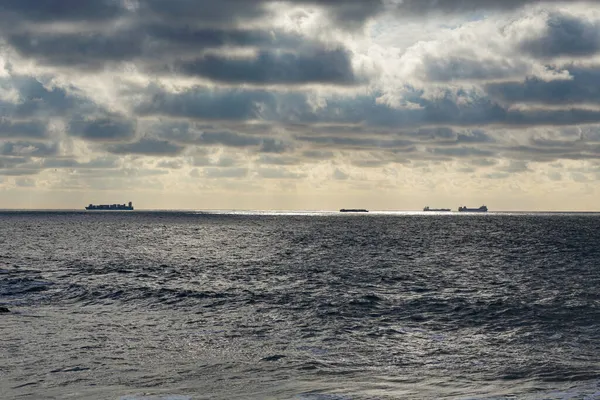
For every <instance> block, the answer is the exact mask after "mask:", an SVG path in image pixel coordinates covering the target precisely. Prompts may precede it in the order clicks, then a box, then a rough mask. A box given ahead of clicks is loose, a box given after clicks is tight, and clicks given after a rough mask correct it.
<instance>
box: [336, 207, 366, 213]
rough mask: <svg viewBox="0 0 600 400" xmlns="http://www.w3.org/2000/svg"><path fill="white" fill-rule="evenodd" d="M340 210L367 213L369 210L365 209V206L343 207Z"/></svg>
mask: <svg viewBox="0 0 600 400" xmlns="http://www.w3.org/2000/svg"><path fill="white" fill-rule="evenodd" d="M340 212H343V213H366V212H369V210H365V209H364V208H342V209H341V210H340Z"/></svg>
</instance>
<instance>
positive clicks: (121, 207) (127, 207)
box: [85, 201, 133, 211]
mask: <svg viewBox="0 0 600 400" xmlns="http://www.w3.org/2000/svg"><path fill="white" fill-rule="evenodd" d="M85 209H86V210H89V211H133V203H132V202H131V201H130V202H129V204H90V205H89V206H87V207H86V208H85Z"/></svg>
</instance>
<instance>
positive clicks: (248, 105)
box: [136, 85, 274, 121]
mask: <svg viewBox="0 0 600 400" xmlns="http://www.w3.org/2000/svg"><path fill="white" fill-rule="evenodd" d="M273 103H274V95H273V94H272V93H269V92H267V91H263V90H242V89H230V90H222V89H210V88H206V87H201V86H196V87H193V88H191V89H188V90H185V91H183V92H181V93H172V92H169V91H167V90H165V89H163V88H161V87H158V86H156V85H151V86H149V87H147V88H146V90H145V91H144V92H143V98H142V100H141V102H140V104H139V105H138V106H137V107H136V112H137V114H138V115H140V116H169V117H179V118H189V119H197V120H241V121H243V120H255V119H257V118H258V117H259V115H260V112H261V107H262V105H266V106H267V107H268V106H269V105H271V106H272V105H273Z"/></svg>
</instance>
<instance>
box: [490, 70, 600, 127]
mask: <svg viewBox="0 0 600 400" xmlns="http://www.w3.org/2000/svg"><path fill="white" fill-rule="evenodd" d="M567 70H568V71H569V75H570V79H557V80H552V81H545V80H542V79H539V78H529V79H526V80H525V81H523V82H503V83H492V84H488V85H487V86H486V88H485V89H486V91H487V92H488V93H489V94H490V95H491V96H493V97H496V98H498V99H500V100H501V101H503V102H506V103H538V104H551V105H558V104H563V105H576V104H585V103H589V104H598V103H600V87H599V86H598V82H599V80H600V69H599V68H580V67H569V68H567ZM582 122H584V121H582Z"/></svg>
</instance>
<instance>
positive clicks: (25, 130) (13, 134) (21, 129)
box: [0, 118, 48, 140]
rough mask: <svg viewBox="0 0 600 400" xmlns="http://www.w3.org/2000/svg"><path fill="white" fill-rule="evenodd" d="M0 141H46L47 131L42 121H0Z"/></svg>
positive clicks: (2, 119)
mask: <svg viewBox="0 0 600 400" xmlns="http://www.w3.org/2000/svg"><path fill="white" fill-rule="evenodd" d="M0 138H1V139H32V140H35V139H47V138H48V131H47V129H46V124H45V123H44V122H42V121H38V120H34V121H11V120H8V119H6V118H1V119H0Z"/></svg>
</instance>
